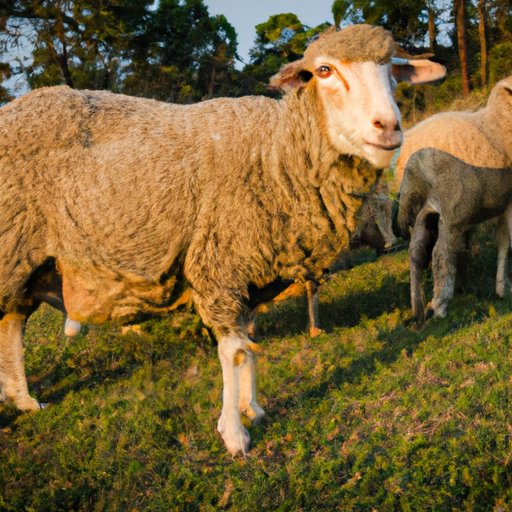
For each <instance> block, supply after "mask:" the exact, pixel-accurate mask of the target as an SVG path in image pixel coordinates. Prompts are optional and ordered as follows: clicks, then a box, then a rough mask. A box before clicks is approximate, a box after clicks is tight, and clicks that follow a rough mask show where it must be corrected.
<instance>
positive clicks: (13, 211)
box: [0, 25, 444, 454]
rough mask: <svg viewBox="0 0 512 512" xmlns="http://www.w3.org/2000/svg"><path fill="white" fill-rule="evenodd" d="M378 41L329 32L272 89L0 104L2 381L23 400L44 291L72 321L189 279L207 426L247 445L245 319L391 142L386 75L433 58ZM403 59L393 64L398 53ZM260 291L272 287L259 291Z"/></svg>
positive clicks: (167, 306) (328, 244)
mask: <svg viewBox="0 0 512 512" xmlns="http://www.w3.org/2000/svg"><path fill="white" fill-rule="evenodd" d="M394 51H395V44H394V41H393V39H392V37H391V35H390V34H389V33H388V32H386V31H385V30H384V29H382V28H380V27H371V26H369V25H355V26H351V27H349V28H346V29H344V30H342V31H340V32H335V31H334V32H333V31H330V32H329V33H327V34H325V35H324V37H321V38H319V39H318V40H317V41H316V42H315V43H314V44H311V45H310V46H309V47H308V49H307V50H306V52H305V54H304V57H303V58H302V59H301V60H299V61H297V62H293V63H291V64H289V65H287V66H286V67H284V68H283V69H282V71H281V72H280V73H279V74H278V75H277V76H276V77H275V78H274V79H273V81H272V84H273V85H274V86H275V87H280V88H282V89H284V90H285V91H286V94H285V95H284V97H283V98H282V99H281V100H274V99H270V98H265V97H245V98H240V99H227V98H220V99H214V100H209V101H205V102H202V103H199V104H194V105H186V106H183V105H169V104H165V103H160V102H157V101H153V100H147V99H142V98H133V97H128V96H123V95H115V94H112V93H109V92H104V91H96V92H95V91H75V90H71V89H68V88H66V87H55V88H46V89H40V90H36V91H33V92H31V93H29V94H28V95H26V96H25V97H22V98H20V99H19V100H15V101H13V102H12V103H10V104H8V105H7V106H5V107H4V108H2V109H1V110H0V175H1V179H0V197H1V198H2V201H1V207H0V226H1V228H0V248H1V249H0V311H1V317H2V319H1V321H0V384H1V387H2V390H3V394H4V396H5V397H6V398H7V399H9V400H11V401H12V402H14V404H15V405H16V406H17V407H18V408H20V409H24V410H26V409H35V408H37V407H38V403H37V401H36V400H34V399H33V398H32V397H30V395H29V394H28V389H27V382H26V377H25V370H24V365H23V352H22V327H23V324H24V322H25V321H26V318H27V317H28V316H29V315H30V314H31V313H32V312H33V311H34V310H35V309H36V308H37V307H38V305H39V303H40V302H41V301H46V302H49V303H51V304H52V305H54V306H56V307H58V308H60V309H61V310H63V311H64V312H65V313H66V315H67V318H68V319H70V320H72V321H74V322H79V323H81V322H93V323H101V322H104V321H108V320H120V321H126V320H133V319H134V318H135V317H136V316H137V315H138V314H140V313H144V314H146V315H147V314H162V313H165V312H167V311H169V310H171V309H172V307H173V302H174V301H175V300H176V299H177V298H178V297H179V296H180V295H182V293H183V290H184V289H186V288H190V289H191V290H192V296H193V300H194V303H195V306H196V308H197V310H198V312H199V314H200V315H201V317H202V320H203V321H204V323H205V324H206V325H208V326H210V327H211V328H212V330H213V332H214V333H215V335H216V337H217V339H218V353H219V358H220V361H221V367H222V376H223V403H222V412H221V415H220V419H219V422H218V431H219V432H220V434H221V435H222V438H223V440H224V442H225V444H226V446H227V449H228V451H229V452H230V453H232V454H236V453H239V452H242V453H245V452H246V450H247V449H248V445H249V440H250V438H249V434H248V432H247V430H246V429H245V428H244V427H243V426H242V422H241V419H240V412H243V413H245V414H246V415H247V416H248V417H249V418H250V419H252V420H253V421H258V420H259V419H261V418H262V416H263V415H264V412H263V409H262V408H261V407H260V405H259V404H258V402H257V400H256V378H255V351H256V350H257V345H255V344H254V343H253V342H251V341H250V340H249V338H248V336H247V314H248V312H249V311H250V310H251V309H254V307H255V306H256V305H257V304H258V303H259V302H261V301H262V300H265V298H266V297H268V296H272V295H275V294H277V293H278V292H280V291H281V290H282V289H284V287H285V286H286V285H287V284H289V283H291V282H293V281H295V280H307V279H312V280H315V279H319V278H320V277H321V275H322V273H323V271H324V269H327V268H329V265H330V264H331V263H332V261H333V258H335V257H336V255H338V254H339V253H340V251H341V249H342V248H343V247H346V246H347V245H348V240H349V235H350V233H351V232H353V231H354V230H355V228H356V225H355V224H356V223H355V219H356V214H357V210H358V209H359V207H360V206H361V204H362V202H363V199H362V195H361V192H365V191H367V190H369V189H371V187H372V185H373V184H374V182H375V181H376V179H377V177H378V175H379V173H378V172H377V171H376V170H375V169H374V168H373V167H371V166H369V165H368V164H367V163H366V161H365V160H363V159H367V160H368V161H369V162H371V163H372V164H373V165H374V166H375V167H376V168H382V167H385V166H386V165H388V163H389V161H390V159H391V156H392V154H393V149H395V148H396V147H397V146H398V145H399V144H400V143H401V130H400V125H399V112H398V108H397V106H396V104H395V102H394V100H393V98H392V80H391V79H390V71H391V72H393V74H394V75H395V76H397V77H398V78H399V79H407V78H409V79H410V80H411V81H412V82H416V83H418V82H421V81H423V80H429V79H437V78H439V77H442V76H443V75H444V68H442V66H440V65H437V64H433V63H429V62H428V61H422V62H421V63H418V62H415V63H414V65H412V64H406V65H394V64H391V63H390V60H391V58H392V56H393V53H394ZM400 64H404V63H403V62H401V63H400ZM267 300H268V299H267Z"/></svg>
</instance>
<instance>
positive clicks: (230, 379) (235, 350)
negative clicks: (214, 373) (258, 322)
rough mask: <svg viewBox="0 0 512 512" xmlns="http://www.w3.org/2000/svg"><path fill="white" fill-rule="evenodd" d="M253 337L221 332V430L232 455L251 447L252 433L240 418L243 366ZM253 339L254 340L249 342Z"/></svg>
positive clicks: (219, 428) (219, 427) (219, 426)
mask: <svg viewBox="0 0 512 512" xmlns="http://www.w3.org/2000/svg"><path fill="white" fill-rule="evenodd" d="M248 342H249V340H245V339H244V338H242V337H241V336H240V335H235V334H231V335H228V336H221V337H220V339H219V345H218V351H219V359H220V363H221V366H222V381H223V386H224V387H223V392H222V413H221V415H220V418H219V423H218V425H217V430H218V431H219V432H220V434H221V436H222V439H223V440H224V443H225V444H226V448H227V450H228V451H229V453H231V454H232V455H236V454H237V453H238V452H242V453H243V454H245V453H246V452H247V450H248V448H249V443H250V440H251V438H250V436H249V433H248V432H247V430H246V429H245V428H244V427H243V425H242V422H241V419H240V408H239V402H240V366H241V364H244V359H247V358H246V353H247V352H248V351H249V352H250V350H248ZM249 343H250V342H249Z"/></svg>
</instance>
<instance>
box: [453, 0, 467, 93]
mask: <svg viewBox="0 0 512 512" xmlns="http://www.w3.org/2000/svg"><path fill="white" fill-rule="evenodd" d="M454 10H455V26H456V28H457V47H458V52H459V61H460V71H461V76H462V94H463V95H464V96H468V95H469V92H470V87H469V66H468V46H467V31H466V24H467V16H466V0H454Z"/></svg>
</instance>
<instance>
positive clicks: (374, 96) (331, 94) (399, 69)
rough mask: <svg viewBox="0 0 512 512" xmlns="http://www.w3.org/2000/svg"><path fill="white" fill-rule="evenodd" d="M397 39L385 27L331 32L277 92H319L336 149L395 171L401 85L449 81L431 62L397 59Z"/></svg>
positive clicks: (286, 71) (291, 67)
mask: <svg viewBox="0 0 512 512" xmlns="http://www.w3.org/2000/svg"><path fill="white" fill-rule="evenodd" d="M395 51H396V45H395V42H394V40H393V38H392V36H391V34H390V33H389V32H388V31H386V30H384V29H383V28H381V27H373V26H371V25H352V26H351V27H348V28H346V29H343V30H341V31H339V32H337V31H336V30H334V29H328V30H327V31H326V32H324V33H323V34H322V35H321V36H320V37H319V38H318V39H317V40H316V41H314V42H313V43H312V44H311V45H310V46H309V47H308V48H307V49H306V52H305V53H304V57H303V58H302V59H301V60H299V61H296V62H292V63H291V64H288V65H287V66H284V67H283V68H282V69H281V71H280V72H279V73H278V74H277V75H276V76H274V77H273V78H272V81H271V86H273V87H277V88H281V89H283V90H284V91H289V90H293V89H298V88H302V87H316V89H317V92H318V96H319V98H320V101H321V104H322V106H323V111H324V118H325V122H326V127H327V133H328V135H329V138H330V141H331V143H332V144H333V145H334V147H335V148H336V149H337V150H338V151H339V152H340V153H344V154H351V155H357V156H361V157H363V158H366V159H367V160H368V161H369V162H371V163H372V164H374V165H375V166H377V167H386V166H387V165H389V163H390V161H391V158H392V156H393V150H394V149H396V148H397V147H399V146H400V144H401V143H402V131H401V127H400V112H399V111H398V107H397V105H396V103H395V101H394V99H393V90H394V86H395V84H396V80H407V81H409V82H411V83H422V82H427V81H432V80H437V79H439V78H442V77H443V76H444V73H445V70H444V67H443V66H440V65H439V64H435V63H433V62H430V61H428V60H421V61H414V60H408V59H397V58H395V57H393V56H394V54H395Z"/></svg>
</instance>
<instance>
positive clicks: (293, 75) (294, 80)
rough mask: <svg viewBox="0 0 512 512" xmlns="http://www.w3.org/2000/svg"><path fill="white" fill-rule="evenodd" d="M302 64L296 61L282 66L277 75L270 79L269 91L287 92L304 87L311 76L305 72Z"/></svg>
mask: <svg viewBox="0 0 512 512" xmlns="http://www.w3.org/2000/svg"><path fill="white" fill-rule="evenodd" d="M303 64H304V62H303V61H302V60H297V61H295V62H291V63H290V64H286V65H285V66H283V67H282V68H281V69H280V71H279V73H277V74H275V75H274V76H273V77H272V78H271V79H270V83H269V89H276V90H282V91H284V92H288V91H291V90H292V89H299V88H300V87H304V86H305V85H306V84H307V83H308V82H309V81H310V80H311V78H312V77H313V74H312V73H311V72H310V71H307V70H305V69H304V68H303Z"/></svg>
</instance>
